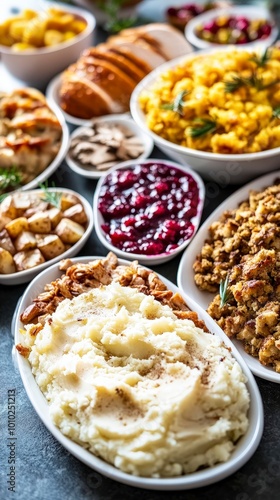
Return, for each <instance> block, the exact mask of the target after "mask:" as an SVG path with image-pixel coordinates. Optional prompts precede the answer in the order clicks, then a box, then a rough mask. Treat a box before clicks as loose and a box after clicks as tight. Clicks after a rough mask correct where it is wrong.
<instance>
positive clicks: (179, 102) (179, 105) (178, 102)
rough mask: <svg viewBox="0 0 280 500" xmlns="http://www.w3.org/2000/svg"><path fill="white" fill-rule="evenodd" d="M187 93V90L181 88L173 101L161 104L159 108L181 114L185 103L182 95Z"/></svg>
mask: <svg viewBox="0 0 280 500" xmlns="http://www.w3.org/2000/svg"><path fill="white" fill-rule="evenodd" d="M188 94H189V91H188V90H181V92H179V94H178V95H176V97H175V99H174V101H173V102H170V103H167V104H162V105H161V109H170V110H171V111H174V112H175V113H179V115H183V114H184V113H183V108H184V106H185V105H186V103H185V102H184V100H183V99H184V97H185V96H186V95H188Z"/></svg>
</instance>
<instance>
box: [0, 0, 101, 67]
mask: <svg viewBox="0 0 280 500" xmlns="http://www.w3.org/2000/svg"><path fill="white" fill-rule="evenodd" d="M41 4H46V8H47V7H52V8H58V9H60V8H61V10H64V11H65V12H73V14H76V15H77V16H78V17H81V18H83V19H84V20H85V21H86V23H87V26H86V28H85V29H84V30H83V31H81V32H80V33H78V34H77V35H76V36H75V37H73V38H71V39H70V40H67V41H65V42H61V43H58V44H56V45H52V46H51V47H38V48H37V47H36V48H34V49H26V50H22V51H17V50H13V49H12V48H11V47H7V46H6V45H1V44H0V54H1V53H4V54H7V55H11V56H13V55H16V56H18V55H20V56H23V57H25V56H34V55H35V54H38V55H43V54H50V53H53V52H58V51H60V50H63V49H65V48H66V47H70V46H72V45H75V44H76V43H78V42H80V41H81V40H83V39H84V38H86V37H87V36H88V35H90V33H92V32H93V31H94V29H95V28H96V19H95V17H94V15H93V14H91V13H90V12H89V11H87V10H85V9H81V8H79V7H74V6H71V5H68V4H66V3H60V2H56V3H55V4H54V3H53V2H46V1H43V2H42V1H41ZM39 6H40V4H39ZM23 7H24V6H23ZM38 12H39V9H38Z"/></svg>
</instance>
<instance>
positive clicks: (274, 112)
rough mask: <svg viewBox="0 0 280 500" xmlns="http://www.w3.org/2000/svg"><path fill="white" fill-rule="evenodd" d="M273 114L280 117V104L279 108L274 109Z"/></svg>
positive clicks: (274, 116)
mask: <svg viewBox="0 0 280 500" xmlns="http://www.w3.org/2000/svg"><path fill="white" fill-rule="evenodd" d="M272 116H273V118H278V119H280V106H278V107H277V108H274V109H273V111H272Z"/></svg>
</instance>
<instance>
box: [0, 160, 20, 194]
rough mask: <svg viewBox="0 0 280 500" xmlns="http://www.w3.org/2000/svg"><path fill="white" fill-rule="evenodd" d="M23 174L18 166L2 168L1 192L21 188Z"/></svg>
mask: <svg viewBox="0 0 280 500" xmlns="http://www.w3.org/2000/svg"><path fill="white" fill-rule="evenodd" d="M20 183H21V173H20V171H19V170H18V168H17V167H16V166H12V167H11V168H4V167H0V192H2V191H4V192H5V191H7V190H11V189H12V188H15V187H18V186H20Z"/></svg>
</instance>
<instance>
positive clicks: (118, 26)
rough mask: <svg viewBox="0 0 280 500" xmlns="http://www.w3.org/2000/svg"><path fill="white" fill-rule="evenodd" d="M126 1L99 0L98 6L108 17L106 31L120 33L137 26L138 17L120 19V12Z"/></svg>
mask: <svg viewBox="0 0 280 500" xmlns="http://www.w3.org/2000/svg"><path fill="white" fill-rule="evenodd" d="M124 4H125V0H105V1H104V0H99V1H98V2H97V5H98V7H99V9H100V10H102V11H103V12H105V14H106V15H107V21H106V23H105V29H106V30H107V31H109V32H111V33H118V32H119V31H121V30H122V29H125V28H129V27H130V26H134V25H135V24H136V21H137V18H136V16H131V17H125V18H120V15H119V10H120V9H121V8H122V7H123V6H124Z"/></svg>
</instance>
